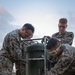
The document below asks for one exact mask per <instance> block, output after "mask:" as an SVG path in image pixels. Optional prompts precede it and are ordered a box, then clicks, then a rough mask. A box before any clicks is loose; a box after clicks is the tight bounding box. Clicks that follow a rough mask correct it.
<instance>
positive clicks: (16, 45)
mask: <svg viewBox="0 0 75 75" xmlns="http://www.w3.org/2000/svg"><path fill="white" fill-rule="evenodd" d="M21 58H22V45H21V37H20V35H19V30H18V29H17V30H14V31H12V32H10V33H8V34H7V35H6V36H5V38H4V42H3V47H2V49H1V50H0V61H1V62H0V75H12V68H13V65H12V64H13V63H14V62H17V61H18V60H19V59H21ZM18 62H19V61H18ZM17 64H18V63H17ZM5 65H6V66H5Z"/></svg>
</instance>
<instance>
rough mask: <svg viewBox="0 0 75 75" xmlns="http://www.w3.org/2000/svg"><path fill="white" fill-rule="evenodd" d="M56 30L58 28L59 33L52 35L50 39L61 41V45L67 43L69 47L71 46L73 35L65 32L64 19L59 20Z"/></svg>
mask: <svg viewBox="0 0 75 75" xmlns="http://www.w3.org/2000/svg"><path fill="white" fill-rule="evenodd" d="M58 28H59V32H57V33H54V34H53V35H52V37H54V38H58V39H59V40H60V41H61V43H67V44H69V45H72V43H73V38H74V33H73V32H67V31H66V28H67V19H66V18H61V19H60V20H59V24H58Z"/></svg>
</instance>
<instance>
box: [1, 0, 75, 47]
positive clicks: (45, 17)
mask: <svg viewBox="0 0 75 75" xmlns="http://www.w3.org/2000/svg"><path fill="white" fill-rule="evenodd" d="M61 17H65V18H67V19H68V28H67V30H68V31H72V32H74V34H75V29H74V28H75V25H74V24H75V0H0V36H2V37H0V47H1V45H2V42H3V38H4V36H5V35H6V34H7V33H8V32H10V31H12V30H14V29H16V28H20V27H22V25H23V24H25V23H31V24H33V25H34V27H35V33H34V38H40V37H43V36H44V35H50V36H51V35H52V34H53V33H55V32H57V31H58V20H59V19H60V18H61ZM74 42H75V40H74ZM74 42H73V46H74V45H75V43H74Z"/></svg>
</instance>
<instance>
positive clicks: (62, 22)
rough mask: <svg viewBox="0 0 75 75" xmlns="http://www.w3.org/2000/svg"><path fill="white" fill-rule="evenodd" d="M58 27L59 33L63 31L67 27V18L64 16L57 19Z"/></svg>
mask: <svg viewBox="0 0 75 75" xmlns="http://www.w3.org/2000/svg"><path fill="white" fill-rule="evenodd" d="M58 27H59V33H60V34H62V33H64V32H65V31H66V28H67V19H66V18H61V19H59V24H58Z"/></svg>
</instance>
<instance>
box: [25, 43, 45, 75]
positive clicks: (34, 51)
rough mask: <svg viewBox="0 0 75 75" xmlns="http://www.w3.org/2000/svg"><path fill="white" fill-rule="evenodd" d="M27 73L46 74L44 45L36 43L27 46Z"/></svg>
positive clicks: (32, 74)
mask: <svg viewBox="0 0 75 75" xmlns="http://www.w3.org/2000/svg"><path fill="white" fill-rule="evenodd" d="M26 54H27V55H26V60H27V66H26V72H27V73H26V75H43V74H44V59H45V58H44V45H43V44H41V43H36V44H33V45H30V46H28V47H27V53H26Z"/></svg>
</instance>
